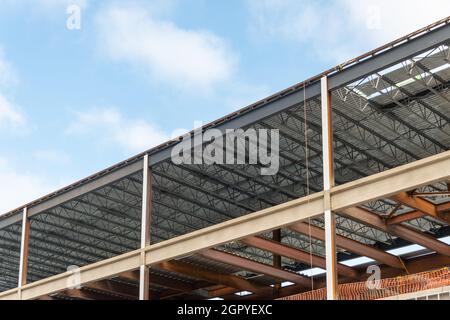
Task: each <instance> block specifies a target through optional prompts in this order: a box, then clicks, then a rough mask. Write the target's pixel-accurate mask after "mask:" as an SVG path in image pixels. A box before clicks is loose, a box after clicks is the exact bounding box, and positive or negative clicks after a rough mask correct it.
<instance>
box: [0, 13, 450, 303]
mask: <svg viewBox="0 0 450 320" xmlns="http://www.w3.org/2000/svg"><path fill="white" fill-rule="evenodd" d="M449 21H450V18H447V19H444V20H441V21H439V22H437V23H435V24H433V25H430V26H428V27H427V28H424V29H421V30H419V31H417V32H415V33H412V34H410V35H408V36H405V37H403V38H401V39H399V40H396V41H394V42H392V43H390V44H388V45H386V46H384V47H381V48H379V49H376V50H374V51H371V52H369V53H367V54H365V55H363V56H361V57H358V58H356V59H354V60H351V61H349V62H347V63H345V64H343V65H340V66H338V67H336V68H333V69H331V70H328V71H326V72H325V73H322V74H320V75H318V76H316V77H314V78H311V79H309V80H307V81H305V82H302V83H300V84H297V85H295V86H293V87H290V88H288V89H286V90H284V91H282V92H280V93H277V94H275V95H273V96H271V97H269V98H267V99H264V100H262V101H259V102H257V103H255V104H253V105H251V106H249V107H247V108H245V109H242V110H239V111H237V112H235V113H233V114H231V115H229V116H227V117H224V118H222V119H219V120H218V121H215V122H213V123H210V124H207V125H206V126H204V127H203V128H202V130H207V129H209V128H216V129H219V130H221V131H222V132H223V133H225V130H227V129H237V128H242V129H247V128H254V129H261V128H264V129H278V130H279V132H280V170H279V172H278V173H277V174H276V175H274V176H260V175H259V170H260V169H261V165H260V164H256V165H241V164H240V165H220V164H214V165H206V164H196V165H184V164H183V165H176V164H174V163H173V162H172V161H171V159H170V155H171V150H172V148H173V147H174V146H176V145H177V143H180V139H175V140H172V141H169V142H167V143H165V144H163V145H161V146H158V147H156V148H154V149H151V150H148V151H146V152H144V153H142V154H139V155H137V156H135V157H133V158H131V159H128V160H126V161H124V162H121V163H119V164H117V165H115V166H113V167H111V168H108V169H106V170H104V171H102V172H99V173H97V174H95V175H93V176H90V177H88V178H86V179H83V180H82V181H79V182H77V183H75V184H73V185H71V186H68V187H66V188H64V189H62V190H59V191H57V192H55V193H53V194H50V195H48V196H46V197H44V198H42V199H39V200H37V201H34V202H32V203H29V204H27V205H24V206H23V207H21V208H18V209H16V210H13V211H11V212H9V213H7V214H5V215H3V216H0V256H1V258H0V291H4V292H3V293H2V292H0V299H8V298H14V299H37V298H43V297H47V298H48V297H50V296H51V297H53V298H75V299H97V298H102V297H103V298H105V297H108V298H113V297H114V298H140V299H149V298H152V299H170V298H177V297H178V298H179V297H183V298H205V297H215V296H219V297H224V298H234V299H245V298H246V297H245V296H242V295H236V294H235V293H237V292H241V291H249V292H252V293H253V295H250V296H249V297H264V298H267V297H272V295H273V297H275V296H282V295H286V294H288V293H291V294H292V293H297V292H300V291H304V290H308V289H309V288H310V287H311V285H312V286H321V285H326V286H327V289H328V298H329V299H336V298H338V297H337V283H338V281H339V282H342V281H352V280H357V279H359V280H360V279H361V278H362V277H364V275H363V274H362V273H361V270H360V269H358V268H356V267H355V268H350V267H348V266H345V265H343V264H342V262H343V261H345V260H348V259H351V258H355V257H359V256H367V257H369V258H372V259H373V260H375V261H376V263H378V264H380V265H381V266H384V267H383V268H384V270H386V273H387V274H402V272H405V269H407V271H410V270H409V268H415V269H416V270H418V271H423V270H421V269H420V267H417V266H418V262H416V261H418V260H417V259H418V258H416V257H408V256H405V257H403V256H402V257H396V256H393V255H392V254H389V253H388V252H387V251H388V250H390V249H393V248H396V247H399V246H402V245H405V244H409V243H417V244H420V245H421V246H423V247H424V248H425V250H426V251H424V253H427V254H428V256H429V258H428V259H429V260H426V263H425V264H424V265H423V267H424V268H425V267H428V268H432V267H439V266H445V265H447V266H448V265H449V256H450V253H449V246H448V245H447V244H445V243H443V242H441V241H439V240H437V238H440V237H444V236H448V235H449V234H450V229H449V225H448V224H449V221H450V218H449V211H450V205H449V202H448V196H449V194H450V182H449V181H450V171H449V170H450V153H449V151H448V150H449V149H450V121H449V120H450V89H449V84H450V49H449V44H450V24H449V23H448V22H449ZM332 123H333V124H332ZM190 134H191V136H192V135H193V134H194V132H191V133H190ZM305 137H306V138H307V141H306V139H305ZM305 219H307V220H308V221H309V222H310V224H306V223H305V222H302V221H305ZM255 236H256V237H255ZM150 240H151V241H150ZM433 252H436V253H433ZM308 257H309V258H310V259H308ZM69 266H77V267H80V268H79V271H80V273H79V277H80V281H81V282H80V283H81V285H82V286H83V289H81V290H76V289H71V287H70V285H69V284H70V281H71V279H73V276H74V273H73V272H72V271H67V268H68V267H69ZM150 267H151V268H150ZM311 267H321V268H325V269H326V272H327V273H326V281H324V279H323V278H322V277H321V276H318V277H315V278H313V279H311V278H312V277H308V276H305V275H304V274H302V272H303V271H305V270H307V269H309V268H311ZM137 270H138V272H137V273H136V271H137ZM218 275H220V276H218ZM286 280H289V281H290V282H293V283H295V285H293V286H290V287H287V288H282V287H281V286H280V282H283V281H286ZM271 285H274V286H275V287H276V293H275V292H274V289H272V288H271Z"/></svg>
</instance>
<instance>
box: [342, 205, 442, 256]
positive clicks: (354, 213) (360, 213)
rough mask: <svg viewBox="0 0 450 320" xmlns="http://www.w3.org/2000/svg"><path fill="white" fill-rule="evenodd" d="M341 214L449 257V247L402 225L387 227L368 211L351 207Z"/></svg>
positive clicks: (380, 219)
mask: <svg viewBox="0 0 450 320" xmlns="http://www.w3.org/2000/svg"><path fill="white" fill-rule="evenodd" d="M341 213H342V214H344V215H345V216H347V217H348V218H351V219H353V220H357V221H359V222H361V223H363V224H366V225H369V226H372V227H374V228H376V229H379V230H381V231H384V232H387V233H390V234H392V235H395V236H397V237H400V238H402V239H405V240H407V241H409V242H412V243H416V244H419V245H421V246H423V247H425V248H428V249H430V250H432V251H436V252H438V253H440V254H443V255H446V256H450V246H449V245H447V244H445V243H444V242H442V241H439V240H437V239H435V238H433V237H432V236H429V235H427V234H425V233H423V232H419V231H415V230H413V229H411V228H408V227H405V226H403V225H387V224H386V223H385V222H384V220H383V219H382V218H380V217H379V216H378V215H377V214H374V213H372V212H370V211H368V210H365V209H362V208H359V207H353V208H348V209H344V210H341Z"/></svg>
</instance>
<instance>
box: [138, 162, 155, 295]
mask: <svg viewBox="0 0 450 320" xmlns="http://www.w3.org/2000/svg"><path fill="white" fill-rule="evenodd" d="M151 224H152V170H151V168H150V167H149V160H148V154H146V155H145V156H144V168H143V179H142V220H141V250H142V252H141V266H140V269H139V275H140V276H139V300H149V299H150V286H149V285H150V270H149V267H147V266H146V265H145V252H144V249H145V247H146V246H148V245H149V244H150V231H151Z"/></svg>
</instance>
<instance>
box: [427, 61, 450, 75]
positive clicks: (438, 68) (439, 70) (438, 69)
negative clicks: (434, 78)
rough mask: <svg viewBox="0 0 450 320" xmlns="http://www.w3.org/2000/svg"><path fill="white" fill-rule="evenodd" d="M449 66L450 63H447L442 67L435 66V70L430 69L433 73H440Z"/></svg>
mask: <svg viewBox="0 0 450 320" xmlns="http://www.w3.org/2000/svg"><path fill="white" fill-rule="evenodd" d="M448 68H450V64H449V63H446V64H443V65H442V66H440V67H437V68H434V69H433V70H430V72H431V73H438V72H441V71H443V70H446V69H448Z"/></svg>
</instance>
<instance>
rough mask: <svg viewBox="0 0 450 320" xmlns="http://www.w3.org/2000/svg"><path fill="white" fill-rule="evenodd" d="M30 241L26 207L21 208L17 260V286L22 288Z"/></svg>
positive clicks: (26, 271)
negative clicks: (20, 228) (20, 229)
mask: <svg viewBox="0 0 450 320" xmlns="http://www.w3.org/2000/svg"><path fill="white" fill-rule="evenodd" d="M29 243H30V219H29V218H28V210H27V208H26V207H25V208H23V213H22V233H21V240H20V261H19V278H18V279H19V280H18V285H17V286H18V287H19V289H20V288H22V286H23V285H25V284H26V283H27V273H28V249H29Z"/></svg>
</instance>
